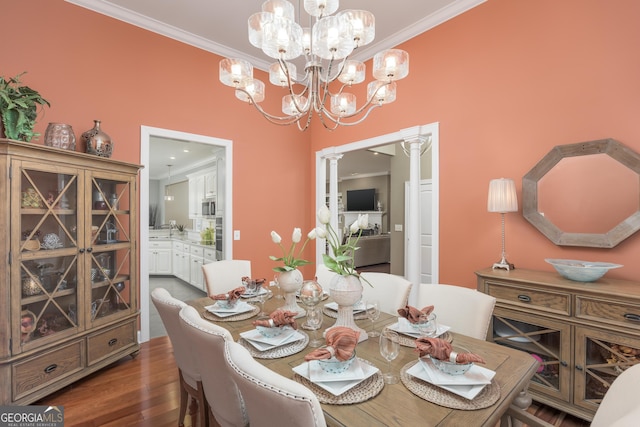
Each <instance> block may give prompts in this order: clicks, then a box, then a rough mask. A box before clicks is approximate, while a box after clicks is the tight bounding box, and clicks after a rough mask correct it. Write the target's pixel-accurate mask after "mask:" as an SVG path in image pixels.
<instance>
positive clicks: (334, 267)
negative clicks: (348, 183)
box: [316, 205, 369, 277]
mask: <svg viewBox="0 0 640 427" xmlns="http://www.w3.org/2000/svg"><path fill="white" fill-rule="evenodd" d="M330 220H331V212H329V208H328V207H327V206H326V205H324V206H322V207H321V208H320V209H319V210H318V221H320V224H322V225H324V226H325V228H322V227H318V228H317V229H316V235H317V236H318V237H319V238H322V239H327V243H328V244H329V246H330V247H331V254H322V261H323V262H324V265H325V266H327V268H328V269H329V270H331V271H333V272H334V273H337V274H339V275H341V276H356V277H360V275H359V274H358V272H357V271H356V269H355V262H354V255H355V251H356V250H358V241H359V240H360V237H361V236H362V230H363V229H365V228H367V226H368V225H369V215H367V214H364V215H358V219H357V220H355V221H354V222H353V224H351V226H350V227H349V236H348V237H347V238H345V239H344V240H343V241H341V239H340V236H339V235H338V233H337V232H336V231H335V230H334V229H333V227H331V224H330V223H329V221H330ZM354 236H355V237H354ZM343 242H344V243H343Z"/></svg>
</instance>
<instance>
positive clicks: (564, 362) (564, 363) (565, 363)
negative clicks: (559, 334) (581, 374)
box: [560, 360, 569, 368]
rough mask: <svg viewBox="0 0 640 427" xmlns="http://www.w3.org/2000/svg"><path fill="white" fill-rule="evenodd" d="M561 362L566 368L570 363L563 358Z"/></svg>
mask: <svg viewBox="0 0 640 427" xmlns="http://www.w3.org/2000/svg"><path fill="white" fill-rule="evenodd" d="M560 364H561V365H562V366H564V367H565V368H566V367H567V366H568V365H569V364H568V363H567V362H566V361H564V360H562V361H561V362H560Z"/></svg>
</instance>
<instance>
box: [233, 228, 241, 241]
mask: <svg viewBox="0 0 640 427" xmlns="http://www.w3.org/2000/svg"><path fill="white" fill-rule="evenodd" d="M233 240H240V230H233Z"/></svg>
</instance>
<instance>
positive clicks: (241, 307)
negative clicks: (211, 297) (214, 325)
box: [205, 301, 255, 317]
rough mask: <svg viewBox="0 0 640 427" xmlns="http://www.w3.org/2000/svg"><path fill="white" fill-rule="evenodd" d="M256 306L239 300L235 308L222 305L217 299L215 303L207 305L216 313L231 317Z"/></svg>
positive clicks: (207, 307) (220, 315)
mask: <svg viewBox="0 0 640 427" xmlns="http://www.w3.org/2000/svg"><path fill="white" fill-rule="evenodd" d="M254 308H255V307H254V306H252V305H251V304H247V303H246V302H244V301H238V303H237V304H236V306H235V307H233V308H226V307H220V306H219V305H218V302H217V301H216V303H215V304H211V305H208V306H206V307H205V309H206V310H207V311H209V312H211V313H213V314H215V315H216V316H218V317H229V316H233V315H236V314H241V313H246V312H248V311H251V310H253V309H254Z"/></svg>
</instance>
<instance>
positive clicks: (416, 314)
mask: <svg viewBox="0 0 640 427" xmlns="http://www.w3.org/2000/svg"><path fill="white" fill-rule="evenodd" d="M433 308H434V307H433V306H432V305H428V306H426V307H424V308H423V309H422V310H418V309H417V308H415V307H412V306H410V305H407V306H405V308H399V309H398V314H399V315H400V316H402V317H404V318H405V319H407V320H408V321H409V322H411V323H418V320H420V316H422V315H423V314H426V315H429V314H431V312H432V311H433Z"/></svg>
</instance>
